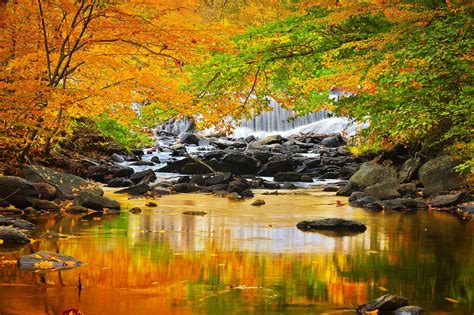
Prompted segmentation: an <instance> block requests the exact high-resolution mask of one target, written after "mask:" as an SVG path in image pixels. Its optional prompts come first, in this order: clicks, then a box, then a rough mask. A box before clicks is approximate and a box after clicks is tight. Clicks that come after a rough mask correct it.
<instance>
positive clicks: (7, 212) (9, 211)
mask: <svg viewBox="0 0 474 315" xmlns="http://www.w3.org/2000/svg"><path fill="white" fill-rule="evenodd" d="M29 208H31V207H26V208H25V209H23V210H21V209H17V208H11V207H10V208H0V216H1V215H14V216H21V215H23V214H25V213H28V211H27V210H26V209H29ZM32 209H33V208H32Z"/></svg>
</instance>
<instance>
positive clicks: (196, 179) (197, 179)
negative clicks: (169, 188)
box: [178, 174, 206, 186]
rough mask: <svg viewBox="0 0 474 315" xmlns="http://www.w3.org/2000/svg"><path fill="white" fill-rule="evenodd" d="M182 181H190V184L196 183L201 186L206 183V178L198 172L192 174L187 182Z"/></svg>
mask: <svg viewBox="0 0 474 315" xmlns="http://www.w3.org/2000/svg"><path fill="white" fill-rule="evenodd" d="M178 183H180V181H179V180H178ZM183 183H190V184H196V185H198V186H203V185H205V183H206V178H205V177H204V176H202V175H199V174H198V175H193V176H192V177H191V179H190V180H189V181H188V182H183Z"/></svg>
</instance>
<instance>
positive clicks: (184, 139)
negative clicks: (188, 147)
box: [179, 132, 199, 145]
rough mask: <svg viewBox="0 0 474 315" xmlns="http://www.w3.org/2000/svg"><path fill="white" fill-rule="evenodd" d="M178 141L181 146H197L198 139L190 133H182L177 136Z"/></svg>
mask: <svg viewBox="0 0 474 315" xmlns="http://www.w3.org/2000/svg"><path fill="white" fill-rule="evenodd" d="M179 141H180V142H181V143H183V144H196V145H197V144H199V138H198V137H197V136H196V135H195V134H193V133H190V132H183V133H182V134H181V135H180V136H179Z"/></svg>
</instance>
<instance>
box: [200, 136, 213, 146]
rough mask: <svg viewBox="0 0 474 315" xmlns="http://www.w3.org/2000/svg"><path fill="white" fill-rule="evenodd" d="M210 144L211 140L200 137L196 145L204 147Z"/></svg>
mask: <svg viewBox="0 0 474 315" xmlns="http://www.w3.org/2000/svg"><path fill="white" fill-rule="evenodd" d="M210 144H211V141H210V140H209V139H208V138H201V139H199V141H198V146H200V147H206V146H208V145H210Z"/></svg>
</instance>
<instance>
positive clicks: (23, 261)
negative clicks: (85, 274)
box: [18, 251, 83, 272]
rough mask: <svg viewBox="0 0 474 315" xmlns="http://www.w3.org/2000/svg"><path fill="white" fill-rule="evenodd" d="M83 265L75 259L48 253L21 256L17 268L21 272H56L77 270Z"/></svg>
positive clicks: (40, 252)
mask: <svg viewBox="0 0 474 315" xmlns="http://www.w3.org/2000/svg"><path fill="white" fill-rule="evenodd" d="M82 265H83V263H82V262H81V261H79V260H77V259H76V258H73V257H71V256H66V255H62V254H58V253H52V252H48V251H39V252H37V253H34V254H31V255H27V256H21V257H20V259H19V260H18V266H19V267H20V270H21V271H32V272H36V271H53V270H54V271H57V270H67V269H72V268H77V267H80V266H82Z"/></svg>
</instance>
